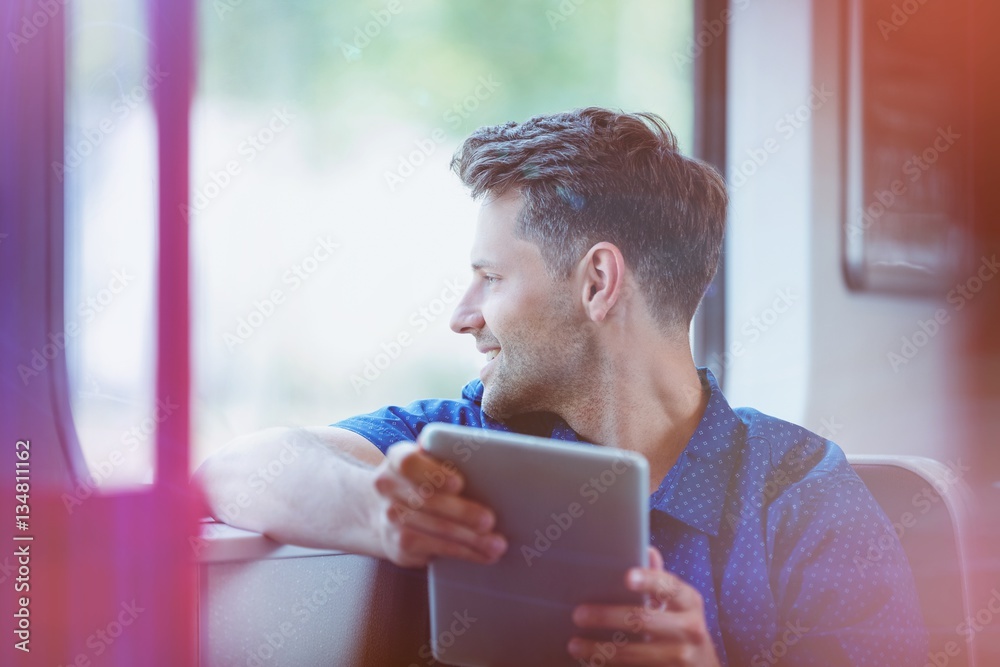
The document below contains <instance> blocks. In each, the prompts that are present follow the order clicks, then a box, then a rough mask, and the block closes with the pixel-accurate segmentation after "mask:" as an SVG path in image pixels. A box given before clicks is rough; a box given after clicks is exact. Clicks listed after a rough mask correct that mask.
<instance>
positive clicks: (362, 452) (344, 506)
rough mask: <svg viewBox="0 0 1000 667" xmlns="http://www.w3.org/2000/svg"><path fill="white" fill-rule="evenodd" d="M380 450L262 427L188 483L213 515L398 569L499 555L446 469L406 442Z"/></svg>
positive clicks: (484, 518) (486, 524) (490, 519)
mask: <svg viewBox="0 0 1000 667" xmlns="http://www.w3.org/2000/svg"><path fill="white" fill-rule="evenodd" d="M388 451H389V456H384V455H383V454H382V452H381V451H379V450H378V448H376V447H375V446H374V445H373V444H372V443H370V442H368V440H366V439H365V438H363V437H362V436H360V435H357V434H355V433H352V432H350V431H346V430H344V429H338V428H333V427H320V428H310V429H268V430H265V431H261V432H258V433H254V434H251V435H248V436H243V437H240V438H237V439H235V440H233V441H232V442H230V443H229V444H227V445H226V446H225V447H224V448H223V449H222V450H220V451H219V452H217V453H215V454H214V455H213V456H211V457H210V458H209V459H208V460H206V461H205V462H204V463H203V464H202V465H201V467H200V468H199V469H198V470H197V471H196V472H195V475H194V483H195V484H197V485H198V486H199V487H200V488H201V489H202V491H203V493H204V496H205V498H206V501H207V502H208V506H209V510H210V511H211V513H212V515H213V516H215V517H216V518H217V519H219V520H221V521H224V522H226V523H229V524H231V525H233V526H237V527H240V528H246V529H248V530H254V531H257V532H261V533H264V534H265V535H268V536H269V537H271V538H273V539H275V540H278V541H281V542H287V543H290V544H300V545H302V546H308V547H315V548H325V549H342V550H344V551H350V552H352V553H360V554H366V555H371V556H376V557H379V558H388V559H390V560H392V561H393V562H395V563H397V564H399V565H404V566H421V565H425V564H426V562H427V560H428V559H429V558H431V557H434V556H438V555H446V556H451V557H457V558H465V559H468V560H475V561H480V562H493V561H495V560H496V559H497V558H499V556H500V555H501V554H502V553H503V550H505V549H506V543H505V542H504V541H503V539H502V538H500V536H499V535H495V534H494V533H492V532H491V531H492V529H493V526H494V523H495V517H494V515H493V513H492V512H491V511H490V510H489V509H487V508H485V507H483V506H481V505H479V504H477V503H474V502H472V501H470V500H467V499H465V498H463V497H462V496H461V495H460V493H461V489H462V485H463V480H462V479H461V476H460V475H459V474H458V473H457V471H456V470H455V469H454V468H453V467H449V466H446V465H444V464H442V463H441V462H439V461H437V460H436V459H434V458H433V457H431V456H430V455H428V454H426V453H425V452H423V451H422V450H420V449H418V448H417V447H416V446H414V445H413V444H412V443H399V444H397V445H395V446H393V447H392V448H390V449H389V450H388ZM428 481H430V482H432V484H431V485H430V486H428V485H427V483H428ZM421 485H423V486H421ZM428 488H430V489H433V493H431V494H430V495H429V497H425V496H427V493H426V490H427V489H428ZM418 489H422V490H423V491H424V494H423V495H421V493H420V492H418Z"/></svg>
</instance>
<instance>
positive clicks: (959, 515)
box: [848, 456, 976, 667]
mask: <svg viewBox="0 0 1000 667" xmlns="http://www.w3.org/2000/svg"><path fill="white" fill-rule="evenodd" d="M848 461H849V462H850V463H851V466H852V467H853V468H854V470H855V472H857V473H858V476H859V477H861V479H862V480H863V481H864V483H865V485H866V486H867V487H868V489H869V491H871V493H872V495H873V496H874V497H875V500H876V501H877V502H878V504H879V505H880V506H881V507H882V510H883V511H884V512H885V513H886V516H888V517H889V520H890V521H891V522H892V523H893V525H894V527H895V529H896V534H897V535H899V538H900V542H901V543H902V545H903V550H904V551H905V552H906V556H907V558H908V559H909V561H910V567H911V568H912V569H913V576H914V579H915V581H916V586H917V595H918V596H919V598H920V607H921V609H922V611H923V614H924V621H925V622H926V624H927V628H928V630H929V632H930V646H929V649H930V654H929V656H928V664H934V665H948V667H974V666H975V665H976V662H975V647H974V644H975V641H976V637H975V633H970V632H968V631H966V630H965V629H964V628H966V627H967V626H964V625H963V624H964V623H965V621H966V619H967V618H969V616H970V611H971V610H970V604H969V601H970V599H971V595H970V593H971V591H970V590H969V577H968V572H967V571H966V567H967V565H966V564H967V563H968V562H969V561H968V558H967V556H968V553H969V551H968V544H969V541H968V527H969V526H970V525H971V524H970V519H969V517H970V516H971V514H970V511H971V507H972V503H971V492H970V490H969V488H968V486H967V484H966V483H965V481H964V480H963V479H962V471H961V470H959V469H958V466H950V465H945V464H943V463H940V462H939V461H935V460H933V459H928V458H924V457H919V456H850V457H848Z"/></svg>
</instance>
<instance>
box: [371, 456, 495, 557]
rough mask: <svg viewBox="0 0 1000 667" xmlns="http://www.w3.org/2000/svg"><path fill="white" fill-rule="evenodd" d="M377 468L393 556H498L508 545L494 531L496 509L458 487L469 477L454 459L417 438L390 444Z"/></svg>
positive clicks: (386, 535)
mask: <svg viewBox="0 0 1000 667" xmlns="http://www.w3.org/2000/svg"><path fill="white" fill-rule="evenodd" d="M388 451H389V453H388V455H387V456H386V459H385V462H384V463H383V465H381V466H380V467H379V468H378V469H376V471H375V489H376V491H377V493H378V495H380V496H381V498H382V502H383V503H384V504H383V505H382V510H381V512H382V513H381V517H380V519H379V523H380V525H381V526H382V527H381V529H380V533H381V535H382V543H383V545H384V546H385V549H386V552H387V553H388V554H389V557H390V558H391V559H392V560H393V561H394V562H396V563H397V564H400V565H411V566H421V565H425V564H426V563H427V560H428V559H429V558H432V557H434V556H447V557H453V558H462V559H465V560H470V561H474V562H479V563H493V562H496V561H497V560H498V559H499V558H500V557H501V556H502V555H503V553H504V552H505V551H506V550H507V542H506V540H504V538H503V537H502V536H500V535H498V534H496V533H493V532H491V531H493V529H494V527H495V525H496V515H495V514H494V513H493V511H492V510H490V509H489V508H488V507H484V506H483V505H481V504H479V503H477V502H475V501H472V500H469V499H468V498H464V497H462V496H461V495H459V493H460V492H461V490H462V489H463V487H464V480H463V479H462V476H461V474H460V473H459V472H458V470H457V468H456V467H455V465H454V464H453V463H451V462H450V461H440V460H438V459H436V458H435V457H433V456H431V455H430V454H428V453H426V452H425V451H423V450H421V449H420V448H418V447H416V446H414V445H413V444H412V443H399V444H396V445H393V446H392V448H391V449H389V450H388Z"/></svg>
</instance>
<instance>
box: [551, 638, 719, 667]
mask: <svg viewBox="0 0 1000 667" xmlns="http://www.w3.org/2000/svg"><path fill="white" fill-rule="evenodd" d="M567 650H568V651H569V654H570V655H571V656H573V657H574V658H577V659H579V660H582V661H586V662H585V663H584V664H593V665H598V664H600V665H692V666H693V665H701V664H708V663H705V662H702V661H700V660H699V657H698V654H699V651H698V649H697V648H696V647H694V646H692V645H691V644H667V643H658V644H650V643H643V642H630V641H628V640H627V639H625V638H624V637H618V636H616V637H615V638H613V639H612V641H606V642H598V641H594V640H591V639H584V638H582V637H574V638H573V639H571V640H570V642H569V644H568V646H567Z"/></svg>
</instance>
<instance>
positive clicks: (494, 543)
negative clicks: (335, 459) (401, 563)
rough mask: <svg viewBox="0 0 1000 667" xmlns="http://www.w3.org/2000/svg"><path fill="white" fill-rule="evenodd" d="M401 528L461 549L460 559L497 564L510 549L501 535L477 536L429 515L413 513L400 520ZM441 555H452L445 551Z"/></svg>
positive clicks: (454, 523) (487, 534) (463, 528)
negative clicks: (467, 558) (472, 559)
mask: <svg viewBox="0 0 1000 667" xmlns="http://www.w3.org/2000/svg"><path fill="white" fill-rule="evenodd" d="M402 511H403V512H407V511H408V510H402ZM400 526H401V527H402V528H403V529H408V530H411V531H413V532H416V533H421V534H424V535H428V536H430V537H434V538H437V539H438V540H443V541H444V542H446V543H451V544H454V545H456V546H457V547H461V551H460V552H459V556H458V557H466V556H470V557H473V558H474V560H476V561H478V562H483V563H494V562H496V561H497V560H499V558H500V556H502V555H503V553H504V552H505V551H506V550H507V541H506V540H505V539H504V538H503V537H502V536H501V535H497V534H496V533H485V534H484V533H477V532H475V531H473V530H470V529H469V528H467V527H465V526H463V525H461V524H459V523H456V522H454V521H449V520H447V519H442V518H440V517H438V516H435V515H433V514H429V513H427V512H410V513H409V514H407V515H405V516H403V517H401V520H400ZM438 543H439V542H435V544H438ZM441 555H453V554H451V553H444V552H442V553H441Z"/></svg>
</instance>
